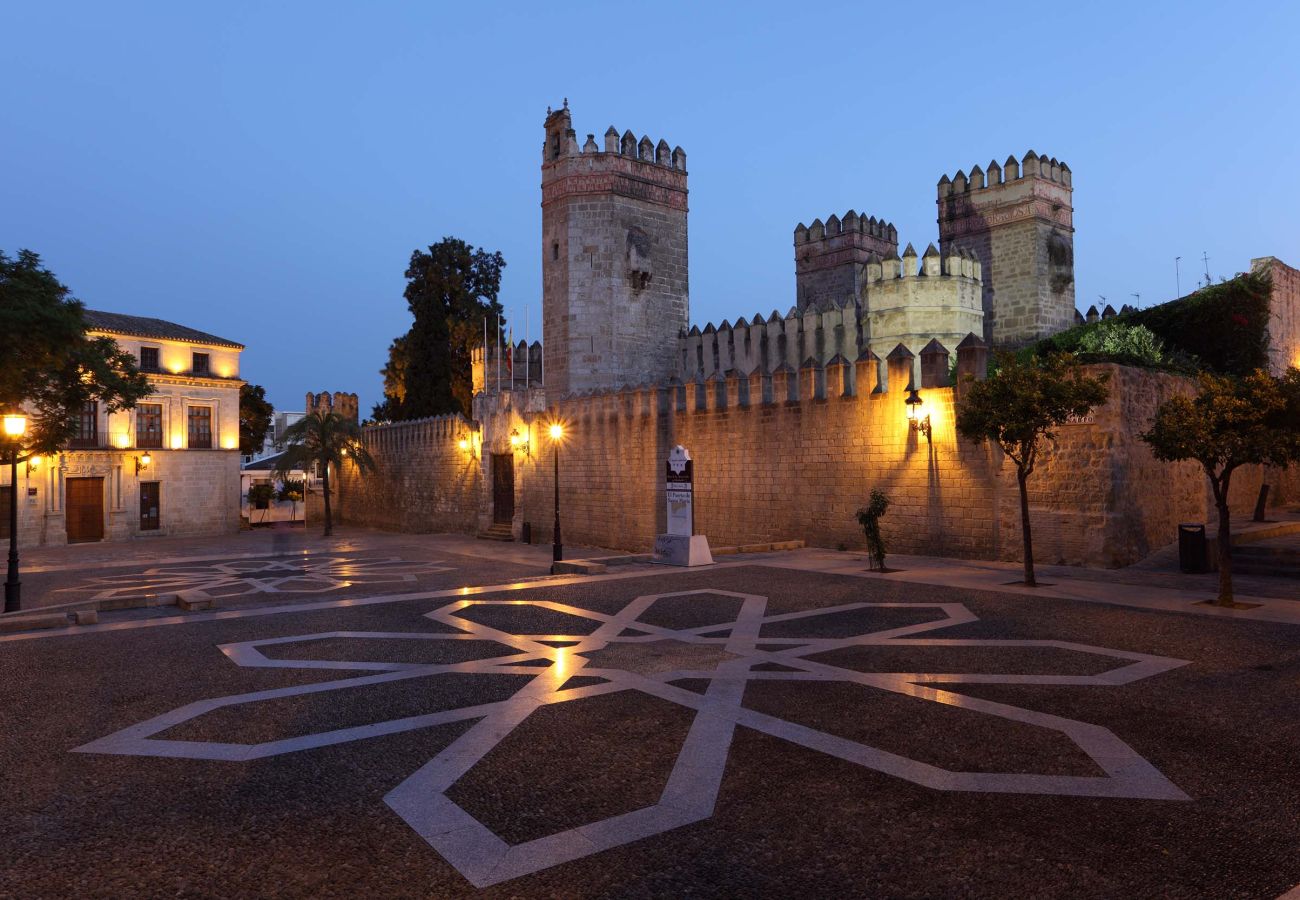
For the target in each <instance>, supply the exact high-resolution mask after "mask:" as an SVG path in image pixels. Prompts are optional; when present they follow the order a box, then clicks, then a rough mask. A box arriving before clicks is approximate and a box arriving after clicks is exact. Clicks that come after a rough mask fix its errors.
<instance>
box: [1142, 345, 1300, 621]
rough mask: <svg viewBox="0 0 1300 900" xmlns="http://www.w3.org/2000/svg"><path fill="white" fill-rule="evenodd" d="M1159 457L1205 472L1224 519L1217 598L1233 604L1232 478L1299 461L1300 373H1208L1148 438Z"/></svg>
mask: <svg viewBox="0 0 1300 900" xmlns="http://www.w3.org/2000/svg"><path fill="white" fill-rule="evenodd" d="M1142 440H1144V441H1146V442H1147V443H1148V444H1150V445H1151V450H1152V452H1153V453H1154V454H1155V456H1156V458H1157V459H1161V460H1165V461H1166V462H1177V461H1179V460H1186V459H1193V460H1196V461H1197V462H1199V463H1200V464H1201V468H1203V469H1204V470H1205V477H1206V478H1207V479H1208V480H1209V482H1210V490H1211V491H1212V492H1213V494H1214V505H1215V507H1216V508H1217V510H1218V515H1219V538H1218V550H1219V553H1218V556H1219V595H1218V597H1217V598H1216V600H1215V603H1216V604H1218V605H1220V606H1232V603H1233V600H1232V532H1231V529H1230V526H1231V511H1230V509H1229V507H1228V490H1229V488H1230V486H1231V484H1232V473H1233V472H1235V471H1236V470H1237V469H1238V468H1239V467H1241V466H1244V465H1251V464H1268V465H1275V466H1287V465H1288V464H1290V463H1292V462H1296V461H1297V460H1300V371H1297V370H1296V369H1290V370H1288V372H1287V373H1286V375H1285V376H1284V377H1282V378H1275V377H1273V376H1272V375H1269V374H1268V373H1267V372H1264V371H1262V370H1257V371H1255V372H1254V373H1252V374H1250V375H1248V376H1246V377H1244V378H1231V377H1224V376H1219V375H1212V374H1209V373H1205V374H1202V375H1201V376H1200V379H1199V389H1198V390H1197V392H1196V395H1195V396H1191V397H1187V396H1178V397H1173V398H1171V399H1169V400H1166V401H1165V402H1164V403H1162V404H1160V406H1159V408H1158V409H1157V410H1156V415H1155V418H1154V419H1153V420H1152V423H1151V429H1150V430H1149V431H1147V432H1145V433H1144V434H1143V435H1142Z"/></svg>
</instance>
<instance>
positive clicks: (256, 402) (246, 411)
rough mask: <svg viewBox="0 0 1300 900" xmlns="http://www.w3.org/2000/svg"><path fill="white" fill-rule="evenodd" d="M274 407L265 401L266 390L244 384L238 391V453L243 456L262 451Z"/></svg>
mask: <svg viewBox="0 0 1300 900" xmlns="http://www.w3.org/2000/svg"><path fill="white" fill-rule="evenodd" d="M274 413H275V407H274V406H272V405H271V401H269V400H267V399H266V388H264V387H262V386H261V385H260V384H246V385H243V386H242V387H241V388H240V389H239V452H240V453H243V454H244V455H245V456H248V455H250V454H253V453H256V452H258V451H259V450H261V449H262V442H263V441H265V440H266V432H267V431H268V430H269V429H270V427H271V416H272V415H273V414H274Z"/></svg>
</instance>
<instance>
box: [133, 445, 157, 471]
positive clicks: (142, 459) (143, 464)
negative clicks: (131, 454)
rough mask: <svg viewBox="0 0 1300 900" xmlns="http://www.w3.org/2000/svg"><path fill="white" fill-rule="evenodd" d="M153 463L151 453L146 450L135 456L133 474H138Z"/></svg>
mask: <svg viewBox="0 0 1300 900" xmlns="http://www.w3.org/2000/svg"><path fill="white" fill-rule="evenodd" d="M152 463H153V454H151V453H150V452H149V451H148V450H146V451H145V452H144V453H141V454H140V455H139V456H137V457H136V458H135V474H136V475H139V474H140V473H141V472H143V471H144V470H145V469H147V468H149V466H150V465H151V464H152Z"/></svg>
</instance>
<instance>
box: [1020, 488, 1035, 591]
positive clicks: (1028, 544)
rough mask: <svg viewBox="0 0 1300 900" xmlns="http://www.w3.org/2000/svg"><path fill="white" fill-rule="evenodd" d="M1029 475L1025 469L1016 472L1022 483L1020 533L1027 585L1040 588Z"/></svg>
mask: <svg viewBox="0 0 1300 900" xmlns="http://www.w3.org/2000/svg"><path fill="white" fill-rule="evenodd" d="M1028 479H1029V473H1028V472H1026V471H1025V470H1024V469H1017V470H1016V480H1017V481H1018V482H1020V531H1021V533H1022V534H1023V535H1024V538H1025V584H1026V585H1027V586H1028V587H1038V582H1037V581H1036V580H1034V539H1033V538H1032V537H1031V536H1030V534H1029V487H1028V485H1027V484H1026V483H1025V482H1026V481H1028Z"/></svg>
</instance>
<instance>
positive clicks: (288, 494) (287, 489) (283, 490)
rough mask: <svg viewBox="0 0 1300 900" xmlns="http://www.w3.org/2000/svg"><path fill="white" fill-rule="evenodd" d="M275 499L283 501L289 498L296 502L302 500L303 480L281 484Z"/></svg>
mask: <svg viewBox="0 0 1300 900" xmlns="http://www.w3.org/2000/svg"><path fill="white" fill-rule="evenodd" d="M275 499H277V500H279V501H281V502H283V501H285V500H289V501H292V502H294V503H297V502H299V501H300V500H302V482H301V481H286V482H284V483H283V484H281V485H280V490H279V491H277V492H276V494H275Z"/></svg>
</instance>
